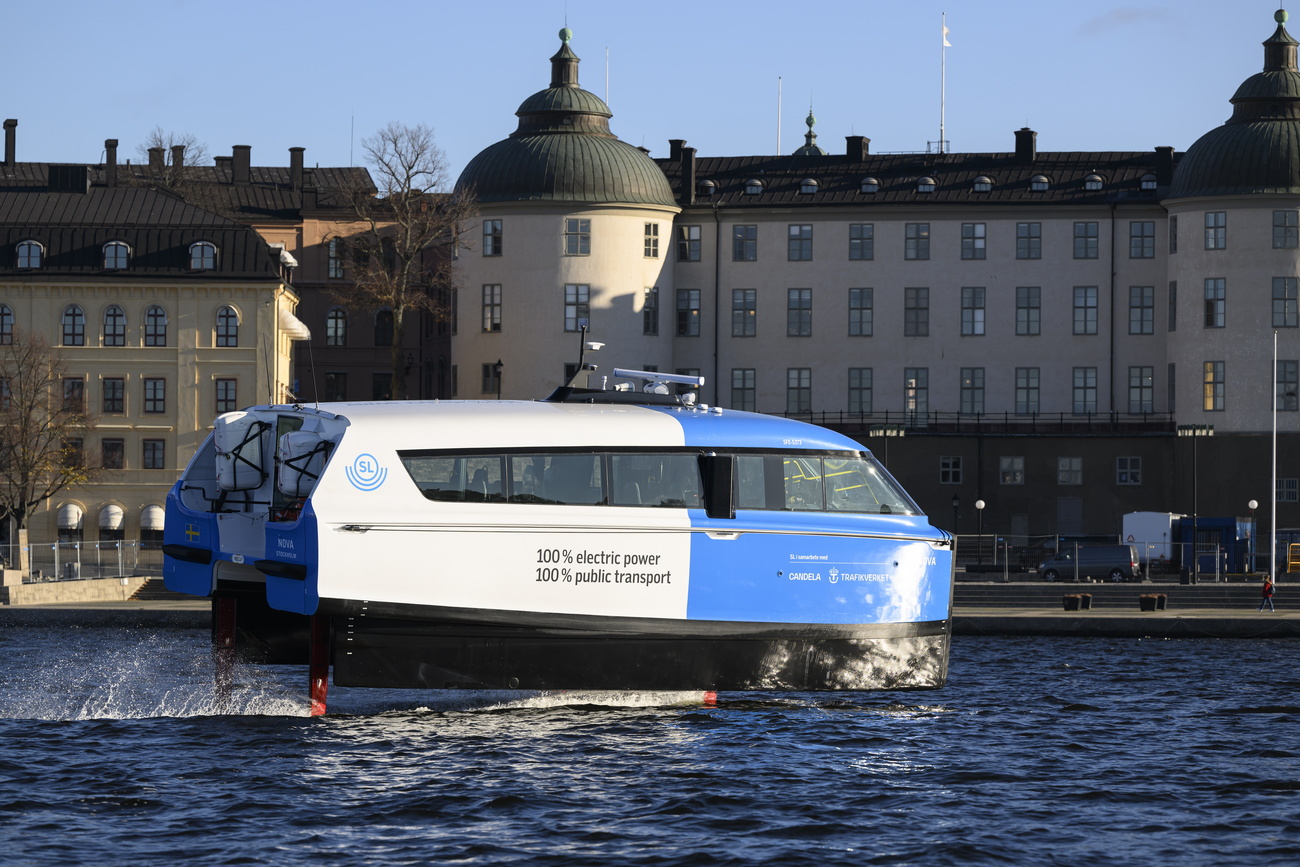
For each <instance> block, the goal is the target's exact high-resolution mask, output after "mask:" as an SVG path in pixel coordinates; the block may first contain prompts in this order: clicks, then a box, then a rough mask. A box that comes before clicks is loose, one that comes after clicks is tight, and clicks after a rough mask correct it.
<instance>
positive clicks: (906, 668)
mask: <svg viewBox="0 0 1300 867" xmlns="http://www.w3.org/2000/svg"><path fill="white" fill-rule="evenodd" d="M814 629H818V627H803V629H802V632H803V634H802V635H793V634H791V635H784V636H778V635H771V634H769V635H763V634H761V633H758V634H752V635H742V636H736V635H731V636H727V635H724V634H712V635H701V634H694V635H681V634H678V635H671V634H663V633H660V634H653V635H651V634H645V633H640V634H628V633H620V632H613V631H603V630H598V629H591V630H578V629H555V628H543V627H510V626H502V625H492V624H465V623H428V622H423V623H422V622H415V621H402V620H375V619H372V618H364V617H363V618H351V617H336V618H335V619H334V639H333V646H334V654H333V664H334V682H335V683H336V684H339V685H341V686H364V687H390V688H411V689H582V690H697V689H698V690H875V689H933V688H937V687H940V686H943V683H944V681H945V679H946V678H947V670H948V639H949V630H948V623H947V622H943V623H937V624H916V625H913V626H909V627H908V628H906V629H901V630H900V629H897V628H894V629H890V630H886V632H887V633H888V634H880V635H875V636H871V635H869V634H867V635H864V634H861V632H859V634H858V635H856V636H854V637H845V636H843V635H838V636H836V635H827V636H816V637H813V635H814V633H813V632H812V630H814ZM832 629H836V628H832ZM838 631H840V632H843V631H845V630H844V629H839V630H838Z"/></svg>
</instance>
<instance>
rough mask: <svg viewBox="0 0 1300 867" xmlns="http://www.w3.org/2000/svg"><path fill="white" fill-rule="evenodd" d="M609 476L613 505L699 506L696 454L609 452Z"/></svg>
mask: <svg viewBox="0 0 1300 867" xmlns="http://www.w3.org/2000/svg"><path fill="white" fill-rule="evenodd" d="M610 478H611V481H612V485H611V499H612V502H613V504H614V505H615V506H658V507H665V508H678V509H698V508H700V507H701V504H702V500H701V498H700V490H701V485H700V463H699V460H698V459H697V458H696V456H695V455H681V454H678V455H666V454H658V455H656V454H645V455H636V454H633V455H622V454H619V455H612V456H611V457H610Z"/></svg>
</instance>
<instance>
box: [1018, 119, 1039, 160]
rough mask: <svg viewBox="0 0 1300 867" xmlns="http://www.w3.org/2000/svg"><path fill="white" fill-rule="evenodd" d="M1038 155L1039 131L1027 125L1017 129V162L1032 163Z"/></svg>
mask: <svg viewBox="0 0 1300 867" xmlns="http://www.w3.org/2000/svg"><path fill="white" fill-rule="evenodd" d="M1037 157H1038V133H1036V132H1034V131H1033V130H1032V129H1030V128H1029V127H1027V126H1022V127H1021V128H1020V129H1018V130H1016V162H1018V163H1032V162H1033V161H1034V160H1035V159H1037Z"/></svg>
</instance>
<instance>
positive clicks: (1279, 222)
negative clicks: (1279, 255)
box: [1273, 211, 1300, 250]
mask: <svg viewBox="0 0 1300 867" xmlns="http://www.w3.org/2000/svg"><path fill="white" fill-rule="evenodd" d="M1296 247H1300V211H1274V212H1273V248H1274V249H1276V250H1294V249H1296Z"/></svg>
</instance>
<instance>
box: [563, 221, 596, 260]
mask: <svg viewBox="0 0 1300 867" xmlns="http://www.w3.org/2000/svg"><path fill="white" fill-rule="evenodd" d="M564 255H566V256H590V255H591V220H580V219H574V218H572V217H570V218H567V219H566V220H565V221H564Z"/></svg>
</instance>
